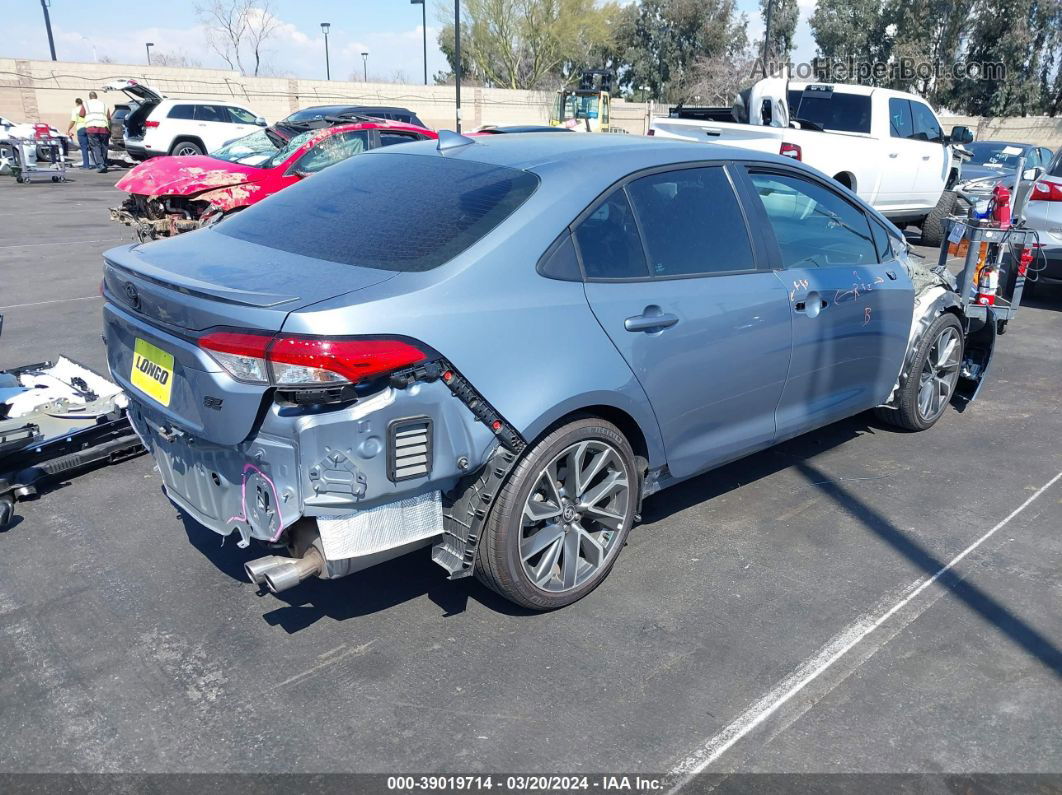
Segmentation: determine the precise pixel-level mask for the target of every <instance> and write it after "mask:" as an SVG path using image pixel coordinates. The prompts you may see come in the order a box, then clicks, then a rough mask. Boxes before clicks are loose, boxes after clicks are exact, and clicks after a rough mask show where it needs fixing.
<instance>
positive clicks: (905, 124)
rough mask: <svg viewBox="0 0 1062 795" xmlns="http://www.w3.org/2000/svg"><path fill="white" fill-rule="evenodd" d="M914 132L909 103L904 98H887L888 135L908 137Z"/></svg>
mask: <svg viewBox="0 0 1062 795" xmlns="http://www.w3.org/2000/svg"><path fill="white" fill-rule="evenodd" d="M913 134H914V121H912V119H911V103H910V102H908V101H907V100H906V99H900V98H899V97H891V98H890V99H889V135H890V136H892V137H893V138H910V137H911V136H912V135H913Z"/></svg>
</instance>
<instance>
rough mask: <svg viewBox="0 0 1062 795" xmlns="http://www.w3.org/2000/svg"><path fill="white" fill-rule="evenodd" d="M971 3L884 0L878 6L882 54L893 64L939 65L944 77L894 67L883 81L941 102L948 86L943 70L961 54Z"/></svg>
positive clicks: (945, 73)
mask: <svg viewBox="0 0 1062 795" xmlns="http://www.w3.org/2000/svg"><path fill="white" fill-rule="evenodd" d="M973 5H974V0H960V1H959V2H955V0H888V2H887V3H886V5H885V7H884V9H883V10H882V18H883V21H884V23H885V25H884V30H885V37H884V40H883V41H882V43H881V54H882V56H883V57H886V58H887V59H888V60H889V61H890V62H891V63H892V64H894V65H895V66H897V67H900V66H902V65H903V64H905V63H906V64H907V65H909V66H914V65H917V64H929V65H933V66H939V67H940V71H941V72H942V73H944V74H942V76H944V77H945V79H943V80H941V79H938V77H937V74H936V72H935V71H934V73H932V74H931V73H930V72H929V71H928V70H927V71H924V72H922V73H920V74H919V73H917V72H915V73H908V74H905V73H904V71H903V70H901V69H900V68H896V69H894V70H893V72H892V74H890V75H889V77H888V78H887V80H886V85H888V86H889V87H890V88H896V89H900V90H903V91H914V92H916V93H918V94H921V95H922V96H923V97H926V98H927V99H928V100H929V101H930V102H931V103H932V104H934V105H938V104H941V103H942V102H943V101H944V100H945V98H946V97H947V96H948V94H949V92H950V91H951V89H952V85H951V80H950V79H947V74H948V73H949V72H950V70H951V69H952V68H953V67H954V66H955V65H956V64H958V63H959V61H960V60H961V59H962V57H963V42H964V40H965V39H966V38H967V36H968V34H969V30H970V25H971V20H972V11H973Z"/></svg>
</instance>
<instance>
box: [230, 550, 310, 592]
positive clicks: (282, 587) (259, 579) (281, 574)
mask: <svg viewBox="0 0 1062 795" xmlns="http://www.w3.org/2000/svg"><path fill="white" fill-rule="evenodd" d="M324 567H325V561H324V558H323V557H322V556H321V553H320V552H319V551H318V549H317V547H313V546H311V547H309V548H308V549H307V550H306V553H305V554H304V555H303V556H302V557H301V558H284V557H280V556H278V555H267V556H266V557H264V558H258V560H252V561H249V562H247V563H245V564H243V568H244V571H246V572H247V577H248V578H249V579H250V580H251V582H253V583H256V584H258V585H262V584H265V586H266V587H267V588H268V589H269V590H270V591H272V592H273V593H280V592H281V591H286V590H288V588H294V587H295V586H296V585H298V584H299V583H300V582H302V581H303V580H305V579H306V578H307V577H313V576H315V575H318V574H320V573H321V572H322V571H323V570H324Z"/></svg>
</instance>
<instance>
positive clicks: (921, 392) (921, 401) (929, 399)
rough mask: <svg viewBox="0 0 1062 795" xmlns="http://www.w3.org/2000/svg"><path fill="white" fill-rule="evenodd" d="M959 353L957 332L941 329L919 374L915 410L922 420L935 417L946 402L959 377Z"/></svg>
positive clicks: (950, 329)
mask: <svg viewBox="0 0 1062 795" xmlns="http://www.w3.org/2000/svg"><path fill="white" fill-rule="evenodd" d="M960 355H961V344H960V340H959V334H958V332H957V331H956V330H955V329H953V328H946V329H944V330H943V331H942V332H940V335H939V336H938V337H937V338H936V340H934V342H933V347H932V348H930V350H929V355H928V356H927V357H926V361H925V364H924V365H922V372H921V373H920V374H919V386H918V413H919V414H920V415H921V416H922V419H923V420H932V419H935V418H936V417H937V416H938V415H939V414H940V413H941V412H943V411H944V408H945V407H946V406H947V405H948V401H949V400H950V399H951V394H952V391H953V390H954V389H955V382H956V381H957V380H958V378H959V365H960V363H961V362H960Z"/></svg>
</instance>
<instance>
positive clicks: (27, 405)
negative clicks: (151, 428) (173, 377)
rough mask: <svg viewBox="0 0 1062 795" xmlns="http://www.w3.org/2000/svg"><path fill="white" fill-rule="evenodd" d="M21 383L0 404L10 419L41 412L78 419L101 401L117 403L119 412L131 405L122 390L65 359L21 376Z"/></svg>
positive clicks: (0, 397)
mask: <svg viewBox="0 0 1062 795" xmlns="http://www.w3.org/2000/svg"><path fill="white" fill-rule="evenodd" d="M17 381H18V384H19V386H18V387H14V388H8V389H5V390H3V392H2V393H0V404H3V405H4V406H6V407H7V412H6V417H7V418H9V419H13V418H16V417H27V416H29V415H31V414H37V413H41V412H43V413H47V414H50V415H52V416H69V415H76V414H80V413H83V412H85V411H87V409H88V406H89V405H90V404H94V403H97V402H99V401H107V400H113V401H114V406H116V407H117V408H125V407H126V405H127V404H128V398H126V396H125V394H124V393H123V392H122V390H121V389H120V388H119V387H117V386H116V385H115V384H113V383H111V382H110V381H108V380H107V379H106V378H103V377H101V376H98V375H96V374H95V373H94V372H92V371H91V370H89V369H88V368H86V367H82V366H81V365H80V364H77V363H76V362H72V361H71V360H70V359H67V358H66V357H65V356H60V357H59V359H58V361H56V363H55V364H53V365H52V366H50V367H48V368H42V369H40V370H35V371H31V372H26V373H22V374H20V375H19V376H18V377H17Z"/></svg>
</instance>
